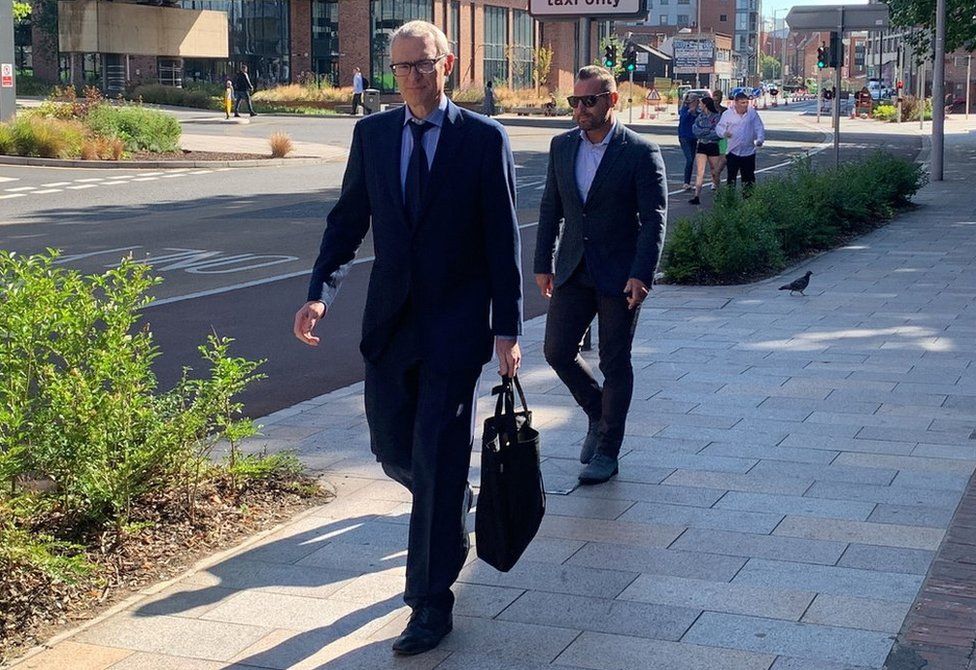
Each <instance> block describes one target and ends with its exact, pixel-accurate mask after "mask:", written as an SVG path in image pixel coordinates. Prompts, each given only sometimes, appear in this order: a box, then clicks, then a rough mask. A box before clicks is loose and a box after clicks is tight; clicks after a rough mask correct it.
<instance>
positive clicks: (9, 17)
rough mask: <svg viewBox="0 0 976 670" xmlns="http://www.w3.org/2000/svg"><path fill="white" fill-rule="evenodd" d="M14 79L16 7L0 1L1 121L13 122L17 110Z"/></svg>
mask: <svg viewBox="0 0 976 670" xmlns="http://www.w3.org/2000/svg"><path fill="white" fill-rule="evenodd" d="M16 85H17V80H16V78H15V77H14V6H13V3H12V2H10V1H9V0H0V121H2V122H7V121H13V118H14V113H15V111H16V109H17V89H16Z"/></svg>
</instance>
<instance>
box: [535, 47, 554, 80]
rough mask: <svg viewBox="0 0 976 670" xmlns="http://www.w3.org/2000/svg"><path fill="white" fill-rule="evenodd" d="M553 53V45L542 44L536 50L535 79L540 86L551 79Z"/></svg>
mask: <svg viewBox="0 0 976 670" xmlns="http://www.w3.org/2000/svg"><path fill="white" fill-rule="evenodd" d="M553 53H554V52H553V50H552V47H551V46H542V47H539V48H538V49H536V50H535V81H536V85H537V86H538V87H539V88H541V87H543V86H545V85H546V83H548V81H549V74H550V72H551V71H552V56H553Z"/></svg>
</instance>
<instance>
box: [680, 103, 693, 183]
mask: <svg viewBox="0 0 976 670" xmlns="http://www.w3.org/2000/svg"><path fill="white" fill-rule="evenodd" d="M696 118H698V96H694V95H689V96H688V97H687V98H685V104H683V105H681V108H680V109H678V142H680V143H681V150H682V151H683V152H684V153H685V183H684V189H685V190H686V191H688V190H690V189H691V169H692V167H693V166H694V165H695V145H696V144H697V142H698V141H697V140H696V139H695V133H694V132H693V131H692V126H693V125H694V124H695V119H696Z"/></svg>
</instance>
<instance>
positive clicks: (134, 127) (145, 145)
mask: <svg viewBox="0 0 976 670" xmlns="http://www.w3.org/2000/svg"><path fill="white" fill-rule="evenodd" d="M87 123H88V127H89V128H91V129H92V132H94V133H95V134H96V135H101V136H104V137H115V138H118V139H120V140H122V142H124V143H125V148H126V149H127V150H129V151H153V152H163V151H177V150H179V148H180V135H181V134H182V131H181V130H180V123H179V121H177V120H176V118H175V117H173V116H170V115H169V114H166V113H164V112H160V111H158V110H155V109H147V108H145V107H135V106H124V107H112V106H110V105H101V106H100V107H97V108H95V109H92V110H91V111H90V112H89V114H88V118H87Z"/></svg>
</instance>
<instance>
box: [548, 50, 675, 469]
mask: <svg viewBox="0 0 976 670" xmlns="http://www.w3.org/2000/svg"><path fill="white" fill-rule="evenodd" d="M569 104H570V106H571V107H572V108H573V118H574V120H575V121H576V123H577V124H578V125H579V128H578V129H576V130H573V131H571V132H569V133H565V134H563V135H559V136H557V137H555V138H554V139H553V141H552V145H551V147H550V151H549V174H548V178H547V180H546V188H545V192H544V193H543V196H542V204H541V206H540V212H539V227H538V236H537V238H536V252H535V279H536V283H537V284H538V286H539V290H540V291H541V292H542V294H543V295H544V296H545V297H547V298H550V302H549V315H548V317H547V320H546V335H545V346H544V350H545V356H546V361H548V362H549V365H551V366H552V368H553V369H554V370H555V371H556V374H558V375H559V378H560V379H561V380H562V381H563V383H564V384H566V386H567V387H568V388H569V390H570V392H571V393H572V394H573V397H574V398H575V399H576V402H577V403H579V405H580V407H581V408H582V409H583V411H584V412H585V414H586V417H587V421H588V428H587V432H586V437H585V438H584V439H583V443H582V448H581V452H580V461H581V462H582V463H583V464H584V467H583V469H582V471H581V472H580V475H579V480H580V483H581V484H600V483H603V482H605V481H607V480H609V479H610V478H611V477H613V476H614V475H615V474H617V470H618V463H617V457H618V455H619V453H620V447H621V444H622V442H623V438H624V424H625V422H626V419H627V412H628V410H629V408H630V399H631V395H632V394H633V386H634V372H633V367H632V366H631V362H630V352H631V344H632V342H633V336H634V329H635V328H636V326H637V315H638V313H639V311H640V306H641V303H642V302H643V301H644V299H645V298H646V297H647V295H648V291H649V290H650V288H651V284H652V282H653V280H654V271H655V269H656V267H657V263H658V259H659V258H660V256H661V247H662V245H663V243H664V230H665V225H666V221H667V198H668V193H667V179H666V178H665V174H664V161H663V160H662V158H661V151H660V149H659V148H658V147H657V145H656V144H653V143H651V142H649V141H647V140H646V139H644V138H643V137H642V136H641V135H638V134H637V133H635V132H633V131H631V130H629V129H628V128H626V127H625V126H624V125H623V124H622V123H620V122H619V121H618V120H617V118H616V114H615V107H616V104H617V84H616V82H615V81H614V78H613V75H612V74H611V73H610V72H609V71H608V70H606V69H604V68H602V67H597V66H593V65H590V66H587V67H584V68H582V69H581V70H580V71H579V74H578V75H577V79H576V84H575V87H574V89H573V95H571V96H569ZM594 316H599V343H600V346H599V350H600V370H601V371H602V372H603V376H604V382H603V386H602V387H601V386H600V384H599V382H597V381H596V379H595V378H594V377H593V373H592V372H591V370H590V368H589V366H588V365H587V363H586V361H584V360H583V358H582V357H581V356H580V353H579V345H580V340H581V339H582V337H583V334H584V332H586V329H587V328H588V327H589V325H590V322H591V321H592V320H593V317H594Z"/></svg>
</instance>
